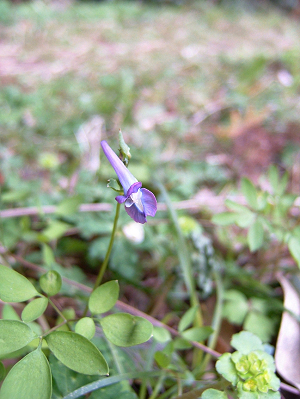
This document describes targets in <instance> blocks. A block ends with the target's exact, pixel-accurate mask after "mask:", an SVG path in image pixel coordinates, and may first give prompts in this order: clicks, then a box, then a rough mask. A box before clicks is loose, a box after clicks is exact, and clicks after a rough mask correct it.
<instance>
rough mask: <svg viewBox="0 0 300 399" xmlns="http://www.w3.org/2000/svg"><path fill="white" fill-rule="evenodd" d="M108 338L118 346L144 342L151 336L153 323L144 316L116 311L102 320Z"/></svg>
mask: <svg viewBox="0 0 300 399" xmlns="http://www.w3.org/2000/svg"><path fill="white" fill-rule="evenodd" d="M100 324H101V327H102V328H103V332H104V334H105V336H106V338H107V339H108V340H109V341H110V342H112V343H113V344H115V345H117V346H124V347H127V346H133V345H139V344H142V343H144V342H146V341H148V339H150V338H151V336H152V333H153V326H152V324H151V323H150V322H149V321H148V320H146V319H144V318H143V317H138V316H132V315H130V314H128V313H115V314H112V315H109V316H106V317H104V318H103V319H101V320H100Z"/></svg>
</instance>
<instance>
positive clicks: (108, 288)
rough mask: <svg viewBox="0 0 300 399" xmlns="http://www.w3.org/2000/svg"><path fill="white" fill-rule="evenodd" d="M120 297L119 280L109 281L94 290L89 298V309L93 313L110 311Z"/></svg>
mask: <svg viewBox="0 0 300 399" xmlns="http://www.w3.org/2000/svg"><path fill="white" fill-rule="evenodd" d="M118 298H119V283H118V281H117V280H113V281H108V282H107V283H105V284H102V285H100V287H98V288H96V289H95V291H93V292H92V294H91V296H90V298H89V309H90V311H91V313H92V314H101V313H105V312H108V311H109V310H110V309H111V308H113V307H114V305H115V304H116V302H117V300H118Z"/></svg>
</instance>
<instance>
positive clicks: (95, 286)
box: [93, 203, 121, 291]
mask: <svg viewBox="0 0 300 399" xmlns="http://www.w3.org/2000/svg"><path fill="white" fill-rule="evenodd" d="M120 207H121V204H119V203H117V207H116V214H115V220H114V225H113V229H112V232H111V236H110V241H109V245H108V248H107V251H106V255H105V258H104V261H103V263H102V266H101V268H100V270H99V274H98V277H97V280H96V282H95V285H94V288H93V291H95V289H96V288H97V287H99V285H100V284H101V281H102V279H103V276H104V273H105V271H106V269H107V265H108V260H109V256H110V253H111V250H112V247H113V243H114V239H115V234H116V230H117V224H118V219H119V214H120Z"/></svg>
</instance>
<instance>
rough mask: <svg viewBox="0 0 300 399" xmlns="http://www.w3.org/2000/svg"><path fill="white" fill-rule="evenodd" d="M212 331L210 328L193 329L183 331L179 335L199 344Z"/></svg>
mask: <svg viewBox="0 0 300 399" xmlns="http://www.w3.org/2000/svg"><path fill="white" fill-rule="evenodd" d="M213 331H214V330H213V328H211V327H210V326H203V327H193V328H190V329H189V330H185V331H183V332H182V333H181V335H182V337H183V338H185V339H187V340H189V341H196V342H201V341H204V340H206V339H207V338H208V337H209V336H210V334H211V333H212V332H213Z"/></svg>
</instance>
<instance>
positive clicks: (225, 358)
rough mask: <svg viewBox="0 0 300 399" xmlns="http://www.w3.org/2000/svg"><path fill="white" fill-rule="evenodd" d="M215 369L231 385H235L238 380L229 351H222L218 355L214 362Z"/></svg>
mask: <svg viewBox="0 0 300 399" xmlns="http://www.w3.org/2000/svg"><path fill="white" fill-rule="evenodd" d="M216 370H217V372H218V373H219V374H221V375H222V376H223V377H224V378H225V379H226V380H227V381H229V382H231V383H232V385H234V386H235V385H236V384H237V382H238V375H237V371H236V369H235V366H234V363H233V362H232V360H231V354H230V353H224V355H222V356H220V357H219V359H218V361H217V363H216Z"/></svg>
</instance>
